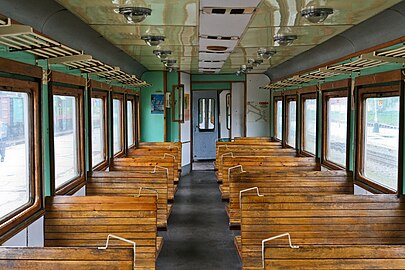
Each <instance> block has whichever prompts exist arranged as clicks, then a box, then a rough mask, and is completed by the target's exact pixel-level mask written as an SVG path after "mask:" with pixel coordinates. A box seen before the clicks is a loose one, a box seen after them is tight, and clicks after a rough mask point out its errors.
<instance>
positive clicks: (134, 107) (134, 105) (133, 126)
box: [125, 94, 137, 149]
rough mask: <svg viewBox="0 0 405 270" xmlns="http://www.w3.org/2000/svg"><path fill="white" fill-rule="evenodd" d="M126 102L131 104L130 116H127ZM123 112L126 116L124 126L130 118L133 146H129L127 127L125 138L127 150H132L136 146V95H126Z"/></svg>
mask: <svg viewBox="0 0 405 270" xmlns="http://www.w3.org/2000/svg"><path fill="white" fill-rule="evenodd" d="M128 101H131V102H132V116H130V115H128V103H127V102H128ZM125 111H126V115H127V119H126V120H127V121H126V123H125V125H127V124H128V117H132V136H133V138H134V142H133V144H129V141H128V127H127V133H126V134H125V136H126V138H127V145H128V147H127V148H128V149H129V148H133V147H136V146H137V102H136V95H131V94H128V95H126V102H125Z"/></svg>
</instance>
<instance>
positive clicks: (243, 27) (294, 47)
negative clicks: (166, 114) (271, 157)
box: [57, 0, 401, 73]
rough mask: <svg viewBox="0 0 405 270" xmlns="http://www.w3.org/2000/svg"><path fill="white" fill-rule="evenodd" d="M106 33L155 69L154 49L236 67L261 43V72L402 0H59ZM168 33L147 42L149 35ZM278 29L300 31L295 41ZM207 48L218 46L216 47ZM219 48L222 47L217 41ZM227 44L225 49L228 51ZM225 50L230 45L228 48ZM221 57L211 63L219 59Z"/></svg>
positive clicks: (189, 64)
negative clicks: (282, 39) (314, 17)
mask: <svg viewBox="0 0 405 270" xmlns="http://www.w3.org/2000/svg"><path fill="white" fill-rule="evenodd" d="M57 1H58V2H59V3H60V4H62V5H63V6H64V7H66V8H67V9H69V10H70V11H71V12H73V13H74V14H76V15H77V16H78V17H80V18H81V19H82V20H83V21H84V22H86V23H88V24H89V25H90V26H91V27H93V28H94V29H95V30H96V31H98V32H99V33H100V34H101V35H103V36H104V37H105V38H106V39H108V40H109V41H110V42H112V43H113V44H115V45H116V46H117V47H119V48H121V49H122V50H124V51H125V52H126V53H128V54H129V55H130V56H132V57H134V58H135V59H136V60H137V61H139V62H140V63H141V64H143V65H144V66H145V67H146V68H148V69H150V70H162V69H164V68H165V67H164V64H163V63H162V61H161V60H162V59H160V58H158V57H157V56H155V54H154V53H153V51H154V50H170V51H171V52H172V53H171V54H170V55H169V56H168V59H170V60H176V64H175V66H174V67H175V68H178V69H180V70H183V71H188V72H199V71H203V70H206V71H210V72H221V73H234V72H236V71H238V70H240V69H241V66H244V65H245V66H246V65H249V63H252V60H257V59H258V55H257V51H258V50H259V49H267V50H269V51H271V50H275V51H276V54H275V55H274V56H273V57H271V59H270V60H267V59H263V63H262V64H260V65H258V66H257V67H253V71H251V72H259V73H262V72H264V71H265V70H267V69H268V68H269V67H270V66H276V65H278V64H280V63H283V62H284V61H286V60H288V59H290V58H292V57H294V56H296V55H298V54H300V53H302V52H304V51H306V50H308V49H311V48H312V47H314V46H316V45H318V44H320V43H322V42H324V41H326V40H328V39H329V38H331V37H333V36H335V35H337V34H339V33H342V32H343V31H345V30H347V29H348V28H350V27H352V26H353V25H356V24H359V23H360V22H362V21H364V20H366V19H368V18H370V17H372V16H374V15H376V14H378V13H379V12H381V11H383V10H385V9H387V8H389V7H391V6H393V5H394V4H396V3H399V2H401V1H400V0H384V1H381V0H367V1H353V0H261V1H260V0H250V1H246V0H200V1H198V0H170V1H163V0H148V1H146V0H142V1H141V0H86V1H79V0H57ZM124 7H144V8H150V9H151V10H152V12H151V15H150V16H147V17H146V18H145V19H144V20H143V21H142V22H140V23H133V22H129V21H128V19H127V18H126V17H125V16H124V15H122V14H120V13H119V12H118V13H117V12H116V11H117V9H119V8H124ZM311 7H317V8H332V9H333V14H330V15H329V16H328V17H327V18H326V19H325V21H323V22H321V23H311V22H310V21H308V20H307V19H306V18H304V17H303V16H302V15H301V11H302V10H304V9H308V8H311ZM145 35H150V36H164V38H165V39H164V42H162V43H161V44H160V45H159V46H148V45H147V44H146V43H145V41H144V40H142V39H141V37H142V36H145ZM276 35H295V36H296V37H297V39H296V40H295V41H293V43H292V44H291V45H290V46H280V44H278V43H276V42H274V36H276ZM208 46H213V47H209V48H210V49H212V50H209V48H208ZM214 46H216V47H214ZM220 47H226V48H225V50H221V48H220ZM222 49H223V48H222ZM213 60H214V61H216V62H212V61H213Z"/></svg>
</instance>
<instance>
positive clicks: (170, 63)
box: [162, 59, 177, 67]
mask: <svg viewBox="0 0 405 270" xmlns="http://www.w3.org/2000/svg"><path fill="white" fill-rule="evenodd" d="M162 63H163V64H164V65H165V66H166V67H173V66H174V64H176V63H177V60H175V59H168V60H162Z"/></svg>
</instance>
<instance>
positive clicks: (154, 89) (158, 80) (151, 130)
mask: <svg viewBox="0 0 405 270" xmlns="http://www.w3.org/2000/svg"><path fill="white" fill-rule="evenodd" d="M142 80H145V81H147V82H148V83H150V84H152V86H149V87H144V88H142V89H141V95H140V97H141V99H140V111H141V141H142V142H163V141H164V115H163V114H152V113H151V95H152V94H162V95H163V89H164V86H163V72H161V71H148V72H145V73H144V74H143V75H142Z"/></svg>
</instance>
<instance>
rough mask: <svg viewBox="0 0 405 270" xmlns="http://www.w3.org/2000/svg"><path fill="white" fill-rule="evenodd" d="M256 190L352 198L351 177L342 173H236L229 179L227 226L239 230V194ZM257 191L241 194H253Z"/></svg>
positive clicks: (271, 192)
mask: <svg viewBox="0 0 405 270" xmlns="http://www.w3.org/2000/svg"><path fill="white" fill-rule="evenodd" d="M252 187H257V188H258V190H259V192H260V194H261V195H293V194H297V195H301V194H313V195H317V194H318V195H322V194H353V191H354V185H353V175H352V174H351V173H347V172H346V171H308V172H305V171H297V172H275V173H267V172H261V173H257V172H253V173H250V172H240V171H238V170H235V171H233V172H231V174H230V175H229V192H230V193H229V205H228V208H229V209H228V211H227V212H228V213H229V226H230V228H231V229H239V227H240V201H239V197H240V191H241V190H246V189H250V188H252ZM255 193H257V190H250V191H247V192H244V193H243V195H249V194H255Z"/></svg>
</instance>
